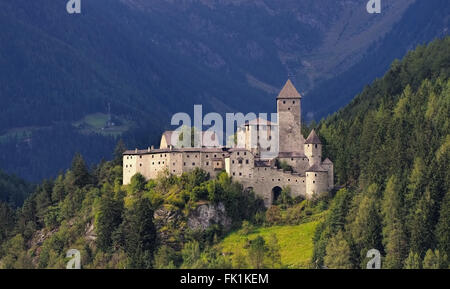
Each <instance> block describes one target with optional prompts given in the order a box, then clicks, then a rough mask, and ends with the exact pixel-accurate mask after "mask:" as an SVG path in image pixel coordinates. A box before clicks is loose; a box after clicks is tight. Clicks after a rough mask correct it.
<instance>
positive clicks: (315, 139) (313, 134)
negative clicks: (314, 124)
mask: <svg viewBox="0 0 450 289" xmlns="http://www.w3.org/2000/svg"><path fill="white" fill-rule="evenodd" d="M321 143H322V142H321V141H320V138H319V137H318V136H317V134H316V131H315V130H314V129H313V130H312V131H311V133H310V134H309V136H308V138H307V139H306V141H305V144H321Z"/></svg>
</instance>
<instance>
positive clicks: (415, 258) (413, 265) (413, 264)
mask: <svg viewBox="0 0 450 289" xmlns="http://www.w3.org/2000/svg"><path fill="white" fill-rule="evenodd" d="M421 266H422V262H421V259H420V256H419V254H418V253H415V252H413V251H410V252H409V255H408V258H406V260H405V264H404V266H403V268H404V269H420V268H421Z"/></svg>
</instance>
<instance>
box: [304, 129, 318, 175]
mask: <svg viewBox="0 0 450 289" xmlns="http://www.w3.org/2000/svg"><path fill="white" fill-rule="evenodd" d="M305 155H306V156H307V157H308V159H309V165H310V166H313V165H314V164H320V162H321V161H322V142H321V141H320V138H319V137H318V136H317V134H316V131H315V130H314V129H313V130H312V131H311V133H310V134H309V136H308V138H307V139H306V141H305Z"/></svg>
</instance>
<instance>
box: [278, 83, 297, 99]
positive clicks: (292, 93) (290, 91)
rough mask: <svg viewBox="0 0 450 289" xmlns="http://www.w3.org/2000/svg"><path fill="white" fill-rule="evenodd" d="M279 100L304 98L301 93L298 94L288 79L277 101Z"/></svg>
mask: <svg viewBox="0 0 450 289" xmlns="http://www.w3.org/2000/svg"><path fill="white" fill-rule="evenodd" d="M279 98H302V96H301V95H300V93H298V91H297V89H296V88H295V86H294V85H293V84H292V82H291V80H290V79H288V80H287V81H286V84H285V85H284V87H283V89H281V91H280V93H279V94H278V96H277V99H279Z"/></svg>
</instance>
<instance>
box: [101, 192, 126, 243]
mask: <svg viewBox="0 0 450 289" xmlns="http://www.w3.org/2000/svg"><path fill="white" fill-rule="evenodd" d="M122 212H123V201H122V200H116V199H115V198H114V196H113V193H112V192H105V193H104V194H103V196H102V198H101V199H100V203H99V208H98V212H97V215H96V220H95V221H96V225H95V229H96V231H97V240H96V243H97V246H98V247H99V248H100V249H101V250H103V251H109V250H110V248H111V245H112V243H113V239H112V235H113V232H114V231H115V230H116V229H117V228H118V226H119V225H120V224H121V222H122Z"/></svg>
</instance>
